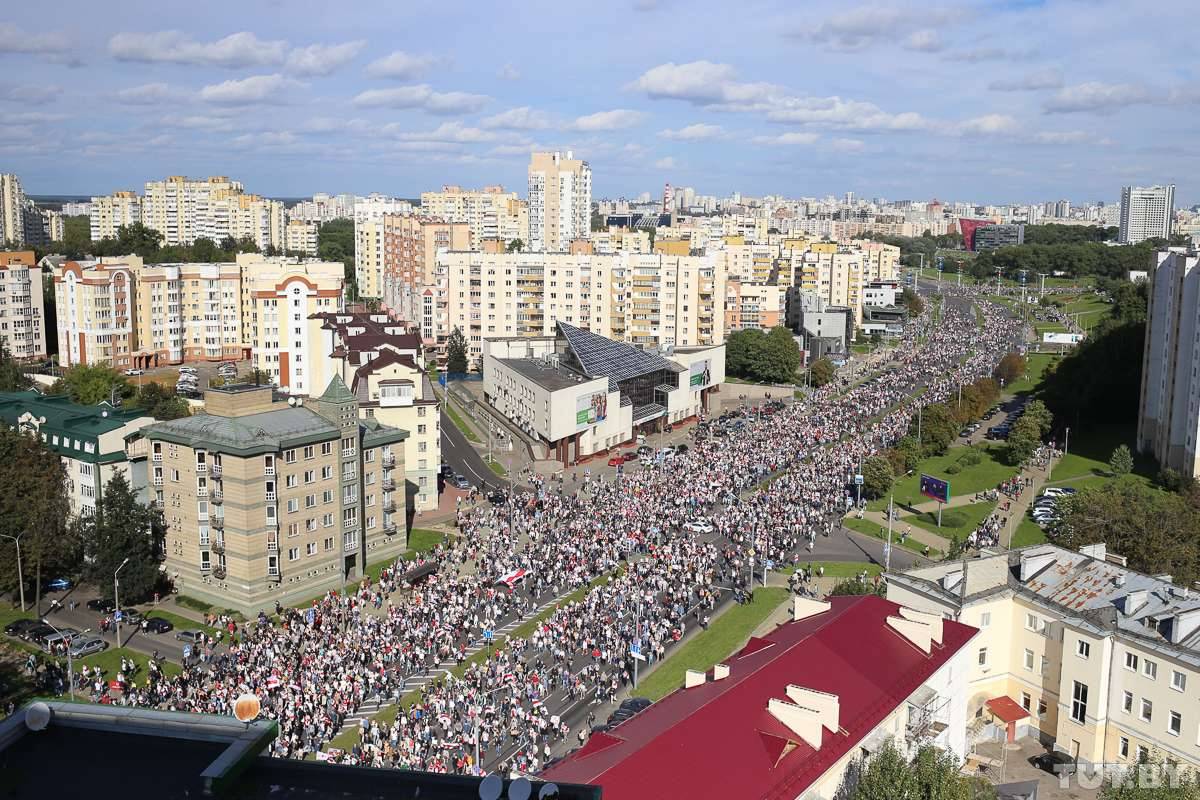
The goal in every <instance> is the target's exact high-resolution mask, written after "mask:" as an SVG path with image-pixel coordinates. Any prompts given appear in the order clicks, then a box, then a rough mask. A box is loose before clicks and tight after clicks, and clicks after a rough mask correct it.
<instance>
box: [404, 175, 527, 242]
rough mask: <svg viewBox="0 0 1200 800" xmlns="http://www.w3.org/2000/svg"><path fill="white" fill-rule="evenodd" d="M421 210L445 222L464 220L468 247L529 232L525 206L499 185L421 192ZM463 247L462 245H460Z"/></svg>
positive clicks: (447, 187) (506, 240)
mask: <svg viewBox="0 0 1200 800" xmlns="http://www.w3.org/2000/svg"><path fill="white" fill-rule="evenodd" d="M421 212H422V213H423V214H426V215H428V216H430V217H433V218H436V219H442V220H445V221H446V222H459V223H464V224H465V225H466V226H467V228H468V230H469V231H470V246H469V247H470V249H471V250H478V249H479V248H480V247H481V246H482V244H483V242H484V241H485V240H487V239H499V240H500V241H502V242H504V243H505V244H508V243H510V242H512V241H514V240H517V239H520V240H521V241H524V240H525V237H526V236H528V235H529V205H528V204H527V203H526V202H525V201H524V200H521V199H519V198H518V197H517V193H516V192H505V191H504V187H503V186H485V187H483V188H482V189H478V190H473V189H463V188H462V187H461V186H443V187H442V190H441V191H440V192H422V193H421ZM464 249H466V248H464Z"/></svg>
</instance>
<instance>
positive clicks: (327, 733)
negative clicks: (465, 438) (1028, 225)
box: [88, 296, 1018, 774]
mask: <svg viewBox="0 0 1200 800" xmlns="http://www.w3.org/2000/svg"><path fill="white" fill-rule="evenodd" d="M976 307H977V308H978V309H979V312H980V313H981V314H982V320H977V319H976V316H975V312H974V311H973V310H972V306H971V304H970V302H969V301H968V300H966V299H965V298H961V297H951V296H945V297H944V299H943V300H942V301H941V302H940V303H931V304H930V308H928V309H927V310H926V311H925V313H924V314H922V315H921V316H919V317H916V318H914V319H912V320H911V321H910V322H909V323H908V325H907V327H906V329H905V334H904V337H903V340H902V341H901V343H900V344H899V345H898V346H897V347H895V348H893V349H892V350H891V351H890V354H889V356H888V357H887V360H886V363H885V364H883V365H882V368H881V369H882V371H881V372H880V373H879V374H878V377H875V378H873V379H870V380H868V381H866V382H864V383H861V384H859V385H856V386H852V387H847V386H826V387H823V388H821V389H818V390H816V391H815V392H814V393H813V394H812V395H811V396H809V398H808V399H806V400H805V401H803V402H796V403H795V404H792V405H787V406H785V407H783V408H782V409H781V410H779V411H778V412H776V413H774V414H751V415H749V416H748V417H747V422H746V425H745V426H744V427H743V428H742V429H741V431H740V432H739V433H737V434H736V435H730V436H724V437H708V438H700V439H698V440H697V441H696V443H695V445H694V446H693V447H692V448H691V449H690V450H689V451H688V452H687V453H683V454H680V455H679V456H678V457H676V458H674V459H673V460H670V461H666V462H663V463H661V464H653V463H648V464H646V465H645V466H643V467H642V468H641V469H639V470H636V471H630V472H625V473H623V474H620V475H617V476H615V477H613V476H607V477H606V476H602V475H594V476H593V475H590V474H589V475H587V476H586V477H585V479H584V481H583V484H582V486H581V488H580V489H579V490H578V491H574V492H564V491H563V488H562V484H561V483H558V484H557V485H556V484H555V483H554V482H552V481H550V480H547V479H544V478H541V477H539V476H536V475H534V476H532V477H531V479H530V483H531V488H530V489H529V490H526V491H519V492H514V493H513V494H512V495H511V496H510V497H509V498H508V502H507V503H506V504H504V505H500V506H492V505H476V506H466V505H464V506H461V507H460V508H459V510H458V511H457V518H456V524H457V530H458V535H457V536H454V537H451V538H450V539H449V540H448V541H447V542H446V543H444V544H442V545H439V546H438V547H437V548H435V549H434V550H433V551H432V552H431V553H429V554H428V556H427V557H428V558H429V559H430V560H431V561H433V562H435V563H436V564H437V566H438V569H437V571H436V572H434V573H433V574H432V575H430V576H428V578H427V579H426V580H425V581H424V582H422V583H420V584H418V585H415V586H411V587H410V586H408V585H407V584H406V582H405V581H404V580H403V573H402V572H401V569H409V568H411V567H412V566H413V564H412V563H411V562H407V563H404V564H403V566H402V567H400V566H397V567H392V568H389V569H387V570H384V572H383V574H382V576H381V578H380V580H379V581H378V583H376V584H374V585H368V584H367V583H366V582H364V583H363V584H361V585H360V586H358V587H356V588H355V589H354V590H353V591H348V592H347V593H346V594H345V595H339V594H337V593H334V592H330V593H329V594H328V595H327V596H325V597H324V598H323V599H322V600H320V601H319V602H316V603H314V604H313V606H312V607H310V608H300V609H285V608H279V609H277V614H276V615H275V616H274V617H272V618H268V617H267V616H266V615H261V616H260V617H259V618H258V619H256V620H252V621H250V622H245V623H241V624H237V623H232V624H231V621H229V620H221V621H220V622H219V624H220V625H221V626H222V630H223V631H224V633H225V634H227V636H226V638H227V643H225V644H223V645H222V646H221V647H218V646H217V642H216V640H215V638H207V639H206V640H205V641H203V642H201V643H199V644H198V645H197V646H196V648H195V650H194V653H193V655H192V658H191V659H189V661H188V663H186V664H185V665H184V667H183V670H182V671H181V672H179V673H178V674H174V673H171V674H168V673H167V672H166V671H165V670H163V669H161V668H159V666H158V664H157V662H155V663H153V666H151V667H150V668H148V669H146V670H144V671H138V672H136V673H133V674H131V675H124V676H122V679H123V683H122V684H121V685H122V687H123V689H124V691H123V692H121V693H120V694H119V697H118V699H117V700H116V701H115V702H120V703H126V704H132V705H145V706H154V707H159V708H164V709H173V710H187V711H194V712H204V713H221V714H224V713H229V709H230V707H231V705H232V702H233V700H234V699H235V698H236V697H237V696H239V695H241V694H243V693H246V692H251V693H254V694H257V695H258V696H259V697H260V698H261V700H262V708H263V713H264V714H265V715H267V716H268V717H271V718H273V719H275V720H277V721H278V723H279V726H280V733H279V737H278V738H277V739H276V741H275V742H274V744H273V745H272V754H274V755H277V756H281V757H291V758H302V757H305V756H306V755H310V754H313V753H320V755H319V757H321V758H323V759H329V760H334V761H339V762H348V763H360V764H370V765H375V766H395V767H404V768H412V769H423V770H436V771H445V772H455V773H465V774H478V773H479V772H481V771H483V770H484V769H485V768H496V767H499V768H502V769H506V770H517V771H528V772H536V771H537V769H539V768H541V767H542V766H544V765H545V761H546V759H547V758H548V756H549V748H550V746H551V745H552V744H553V743H554V742H560V741H564V740H566V739H568V738H570V739H572V740H573V739H574V736H573V732H572V730H571V726H572V724H581V725H586V724H587V722H581V720H582V717H583V713H584V712H585V711H586V709H587V708H588V707H589V704H591V703H594V702H605V701H610V700H612V699H614V698H615V697H616V696H617V694H618V693H619V692H620V691H621V689H622V687H625V686H627V685H629V684H630V683H631V682H632V680H633V671H634V669H635V668H636V667H637V665H638V664H646V665H649V664H653V663H654V662H655V661H657V660H659V659H662V658H664V657H665V656H666V655H667V654H668V652H669V651H670V649H671V648H672V647H673V646H675V644H676V643H677V642H679V641H680V640H681V639H682V638H683V637H684V636H685V635H686V633H687V631H688V630H689V629H692V628H695V627H697V626H705V625H707V624H708V620H709V618H710V617H711V615H713V614H714V613H715V611H716V609H717V607H718V606H719V605H720V604H722V603H723V602H727V601H729V600H730V599H733V600H734V601H741V600H745V599H748V598H749V597H750V596H751V593H752V592H753V585H754V579H753V577H752V576H753V575H756V574H759V573H760V572H761V570H762V567H763V566H764V562H767V563H772V562H773V563H774V564H776V565H783V564H784V563H788V562H789V561H790V562H791V563H798V562H799V560H800V559H801V558H803V555H804V551H806V550H809V551H811V548H812V544H813V542H815V541H816V538H817V537H818V536H825V535H829V534H830V533H831V532H832V531H833V530H834V529H835V527H836V526H837V525H838V524H839V520H840V518H841V517H842V515H843V514H844V513H845V512H846V509H847V507H848V504H849V503H850V502H852V498H853V497H854V495H853V491H852V490H853V486H852V484H853V476H854V475H855V474H856V472H858V471H860V468H861V464H862V463H863V461H864V460H865V459H866V458H867V457H868V456H870V455H871V454H872V453H874V452H876V451H878V450H879V449H881V448H885V447H888V446H890V445H892V444H893V443H894V442H895V441H896V440H898V439H899V438H900V437H901V436H903V435H904V433H905V432H906V431H907V429H908V426H909V422H910V420H911V418H912V416H913V414H915V413H916V409H917V402H937V401H939V400H942V399H944V398H946V397H948V396H950V394H951V392H953V391H955V390H956V389H957V387H958V385H959V384H960V383H969V382H971V381H974V380H975V379H977V378H979V377H981V376H984V375H988V374H990V373H991V370H992V368H993V366H994V365H995V364H996V362H997V361H998V360H999V358H1000V357H1001V356H1002V355H1003V354H1004V353H1005V352H1006V351H1007V350H1008V349H1010V347H1011V346H1012V344H1013V342H1014V341H1015V338H1016V336H1017V332H1018V329H1017V323H1016V322H1015V321H1014V320H1012V319H1010V318H1009V317H1008V316H1007V314H1006V313H1005V312H1004V310H1003V309H1001V308H999V307H998V306H994V305H992V304H988V303H982V304H979V305H978V306H976ZM935 315H936V317H937V320H938V321H937V323H936V324H935V322H934V318H935ZM921 389H923V390H924V391H923V392H919V390H921ZM918 394H919V395H920V398H921V399H920V400H919V401H918V400H916V399H915V397H916V396H917V395H918ZM835 443H836V446H831V445H834V444H835ZM768 478H770V479H771V480H769V481H767V479H768ZM697 521H705V522H707V523H708V524H707V525H704V526H699V527H698V528H697V527H696V526H691V527H685V525H686V523H688V522H697ZM709 526H711V530H710V529H709ZM706 530H708V531H709V532H705V531H706ZM521 570H523V571H524V572H523V573H520V574H523V575H524V576H525V577H524V582H523V583H522V584H520V585H517V586H511V585H506V584H505V583H504V582H502V581H501V580H500V579H501V577H502V576H511V575H513V574H516V573H518V572H519V571H521ZM806 574H811V573H806ZM805 583H806V582H805V581H801V582H800V584H799V585H800V586H801V587H803V586H804V584H805ZM547 604H549V606H548V607H547V608H546V612H545V613H544V614H543V615H539V617H538V618H536V619H537V621H536V623H535V624H533V625H532V630H528V631H522V635H521V636H520V637H510V638H508V640H507V641H505V642H503V643H501V642H500V641H499V640H498V639H493V638H491V637H489V636H488V633H489V632H492V631H496V630H497V629H499V628H501V627H503V626H504V625H505V624H506V623H509V622H512V621H514V620H519V619H527V618H529V617H530V615H531V614H532V613H533V612H534V611H535V610H536V609H538V608H541V607H543V606H546V605H547ZM480 648H482V649H483V651H484V653H485V657H484V658H482V659H472V661H471V662H470V663H469V665H465V668H464V662H466V660H467V658H468V655H469V654H470V653H472V652H475V651H477V650H479V649H480ZM631 649H632V650H636V651H638V652H639V653H640V654H641V655H643V656H644V658H645V659H646V660H645V661H644V662H638V661H635V660H634V659H633V658H632V657H631ZM456 667H457V668H456ZM88 685H89V686H93V687H95V688H97V689H98V691H95V692H94V693H93V699H96V700H101V699H105V698H111V697H112V693H110V692H108V691H107V684H105V683H104V682H103V681H102V680H101V681H99V682H94V683H91V684H88ZM417 686H419V687H420V688H419V690H417V691H416V693H412V689H413V687H417ZM372 697H380V698H383V699H385V700H388V701H399V700H400V698H401V697H405V698H406V699H405V703H404V704H403V710H402V711H401V712H400V713H399V714H398V715H397V716H396V717H395V720H394V722H390V723H382V722H370V721H368V722H367V723H366V724H365V725H362V726H359V725H357V724H356V725H355V727H356V728H357V732H356V734H355V735H354V736H353V737H352V739H353V741H352V742H351V743H350V746H349V747H344V748H338V749H330V748H329V747H328V745H329V743H330V741H331V740H332V739H333V738H334V737H335V736H336V735H337V734H338V733H339V731H341V730H342V729H343V727H344V724H345V721H346V719H347V717H348V716H349V715H351V714H353V713H354V712H355V711H356V710H358V709H359V708H360V707H361V706H362V704H363V703H364V701H366V700H367V699H369V698H372ZM110 701H111V700H110ZM569 718H577V721H576V723H570V722H569ZM588 722H590V720H588ZM580 732H581V733H583V734H586V731H585V730H583V729H582V727H581V731H580ZM322 749H324V752H320V751H322Z"/></svg>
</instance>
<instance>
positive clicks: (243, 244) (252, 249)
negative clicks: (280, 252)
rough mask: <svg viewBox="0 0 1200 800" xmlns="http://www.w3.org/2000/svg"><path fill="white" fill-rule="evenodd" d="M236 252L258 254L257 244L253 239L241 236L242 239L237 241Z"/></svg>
mask: <svg viewBox="0 0 1200 800" xmlns="http://www.w3.org/2000/svg"><path fill="white" fill-rule="evenodd" d="M268 246H269V245H268ZM236 250H237V252H239V253H257V252H259V250H258V242H256V241H254V239H253V238H251V237H249V236H243V237H242V238H240V239H238V241H237V248H236Z"/></svg>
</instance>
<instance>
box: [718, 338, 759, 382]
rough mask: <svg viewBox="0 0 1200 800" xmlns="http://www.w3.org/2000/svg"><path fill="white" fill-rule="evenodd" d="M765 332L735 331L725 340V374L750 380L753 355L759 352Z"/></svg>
mask: <svg viewBox="0 0 1200 800" xmlns="http://www.w3.org/2000/svg"><path fill="white" fill-rule="evenodd" d="M762 335H763V332H762V331H761V330H759V329H758V328H747V329H745V330H740V331H734V332H733V333H731V334H729V338H728V339H726V340H725V373H726V374H727V375H732V376H733V377H735V378H748V377H749V376H750V374H751V363H752V361H753V357H752V355H751V354H752V353H754V352H757V350H758V348H759V345H758V343H757V342H756V341H755V340H757V339H761V338H762Z"/></svg>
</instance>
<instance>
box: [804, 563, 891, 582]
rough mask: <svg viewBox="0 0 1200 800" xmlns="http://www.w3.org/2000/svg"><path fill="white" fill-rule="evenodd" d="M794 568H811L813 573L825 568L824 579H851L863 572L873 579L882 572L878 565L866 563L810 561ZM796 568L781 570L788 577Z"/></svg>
mask: <svg viewBox="0 0 1200 800" xmlns="http://www.w3.org/2000/svg"><path fill="white" fill-rule="evenodd" d="M796 567H812V569H813V573H814V574H815V573H816V571H817V567H824V568H825V575H824V576H823V577H826V578H839V579H841V578H853V577H855V576H857V575H858V574H859V573H861V572H862V571H863V570H866V571H867V574H868V575H869V576H870V577H872V578H873V577H875V576H876V575H879V574H880V573H882V572H883V567H881V566H880V565H879V564H869V563H867V562H866V561H811V562H804V563H801V564H797V565H796ZM796 567H793V566H788V568H787V569H785V570H782V572H783V573H784V574H786V575H790V574H792V573H793V572H795V571H796Z"/></svg>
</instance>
